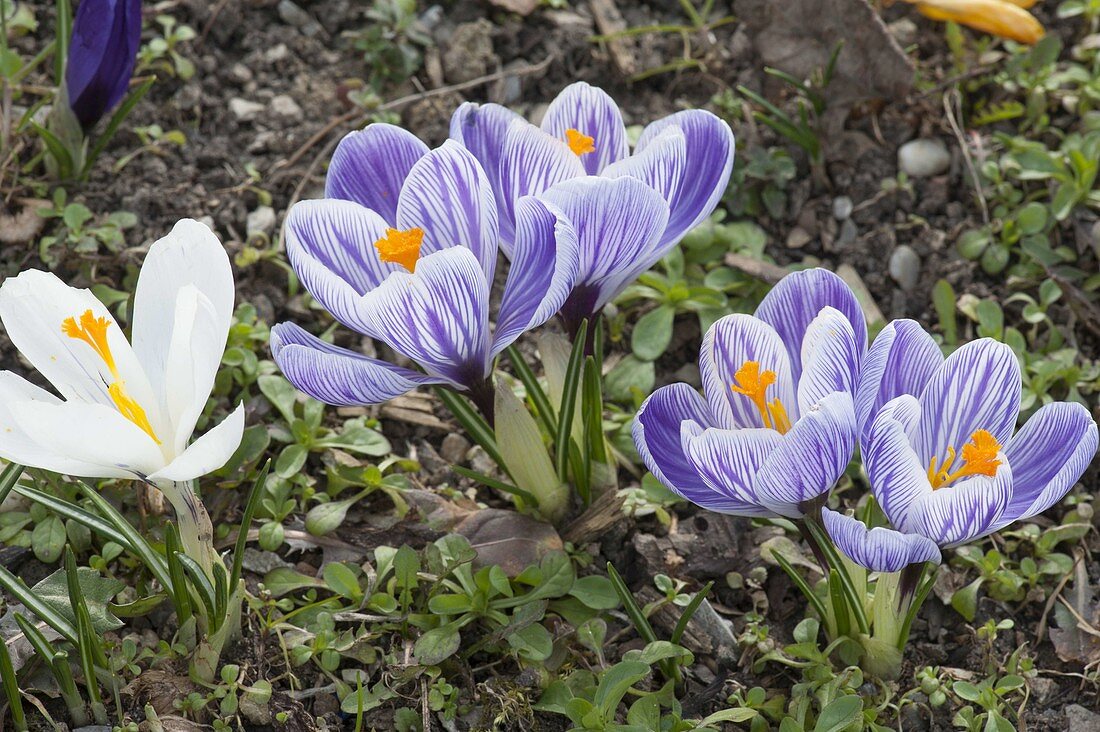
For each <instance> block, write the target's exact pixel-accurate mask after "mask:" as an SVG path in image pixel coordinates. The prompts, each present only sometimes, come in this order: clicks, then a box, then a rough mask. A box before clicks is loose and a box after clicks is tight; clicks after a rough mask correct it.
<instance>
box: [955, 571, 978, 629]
mask: <svg viewBox="0 0 1100 732" xmlns="http://www.w3.org/2000/svg"><path fill="white" fill-rule="evenodd" d="M983 581H984V579H983V578H982V577H979V578H978V579H976V580H974V581H973V582H971V583H970V584H968V585H967V586H966V587H963V588H962V589H961V590H956V591H955V594H953V595H952V596H951V607H953V608H955V611H956V612H958V614H959V615H961V616H963V619H965V620H966V621H967V622H968V623H969V622H973V620H974V616H975V615H976V614H977V612H978V589H979V588H980V587H981V586H982V582H983Z"/></svg>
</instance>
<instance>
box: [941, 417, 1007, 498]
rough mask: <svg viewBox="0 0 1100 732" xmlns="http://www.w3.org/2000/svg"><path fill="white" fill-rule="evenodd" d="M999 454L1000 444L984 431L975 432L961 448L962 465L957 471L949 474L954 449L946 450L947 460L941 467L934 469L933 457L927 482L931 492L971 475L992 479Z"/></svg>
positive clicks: (995, 471) (953, 459)
mask: <svg viewBox="0 0 1100 732" xmlns="http://www.w3.org/2000/svg"><path fill="white" fill-rule="evenodd" d="M1000 452H1001V443H999V442H997V438H996V437H994V436H993V435H991V434H989V432H987V431H986V430H976V431H975V432H974V434H972V435H971V436H970V442H968V443H966V444H965V445H963V447H962V465H961V466H960V467H959V469H958V470H956V471H954V472H951V466H952V465H954V463H955V448H953V447H948V448H947V459H946V460H944V461H943V465H942V466H940V468H939V469H938V470H937V469H936V462H937V458H935V457H933V458H932V460H931V462H930V463H929V465H928V482H929V483H931V484H932V490H938V489H940V488H943V487H944V486H946V485H948V484H949V483H952V482H954V481H956V480H958V479H959V478H966V477H968V476H971V475H985V476H989V477H992V476H994V475H996V474H997V466H999V465H1000V464H1001V461H1000V460H998V459H997V455H998V454H999V453H1000Z"/></svg>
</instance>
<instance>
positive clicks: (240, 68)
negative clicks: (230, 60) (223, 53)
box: [229, 62, 252, 84]
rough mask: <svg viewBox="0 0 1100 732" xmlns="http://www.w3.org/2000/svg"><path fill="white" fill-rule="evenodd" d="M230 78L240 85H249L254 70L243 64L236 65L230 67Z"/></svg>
mask: <svg viewBox="0 0 1100 732" xmlns="http://www.w3.org/2000/svg"><path fill="white" fill-rule="evenodd" d="M229 78H230V79H232V80H233V81H235V82H237V83H238V84H247V83H248V82H250V81H252V69H250V68H248V67H247V66H245V65H244V64H242V63H239V62H238V63H235V64H233V65H232V66H230V67H229Z"/></svg>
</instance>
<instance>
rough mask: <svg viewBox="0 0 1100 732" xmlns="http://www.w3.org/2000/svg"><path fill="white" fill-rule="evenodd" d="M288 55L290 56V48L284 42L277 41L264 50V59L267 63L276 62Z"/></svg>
mask: <svg viewBox="0 0 1100 732" xmlns="http://www.w3.org/2000/svg"><path fill="white" fill-rule="evenodd" d="M288 56H290V49H289V48H287V47H286V44H285V43H277V44H275V45H274V46H272V47H271V48H269V49H267V50H266V51H264V61H266V62H267V63H268V64H275V63H278V62H279V61H282V60H283V59H285V58H287V57H288Z"/></svg>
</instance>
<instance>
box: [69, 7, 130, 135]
mask: <svg viewBox="0 0 1100 732" xmlns="http://www.w3.org/2000/svg"><path fill="white" fill-rule="evenodd" d="M140 45H141V0H83V1H82V2H81V3H80V5H79V6H78V7H77V10H76V17H75V18H74V19H73V36H72V41H71V42H70V45H69V59H68V62H67V63H66V66H65V88H66V91H67V93H68V99H69V107H70V108H71V109H72V111H73V114H74V115H76V118H77V119H78V120H79V121H80V125H81V127H83V128H84V130H85V131H87V130H89V129H91V128H92V127H94V126H95V123H96V122H98V121H99V120H100V119H101V118H102V117H103V115H105V114H107V112H109V111H110V110H111V109H112V108H113V107H114V106H115V105H116V104H118V103H119V102H120V101H122V97H124V96H125V95H126V89H127V87H129V85H130V77H131V76H133V73H134V61H135V59H136V58H137V52H138V47H139V46H140Z"/></svg>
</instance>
